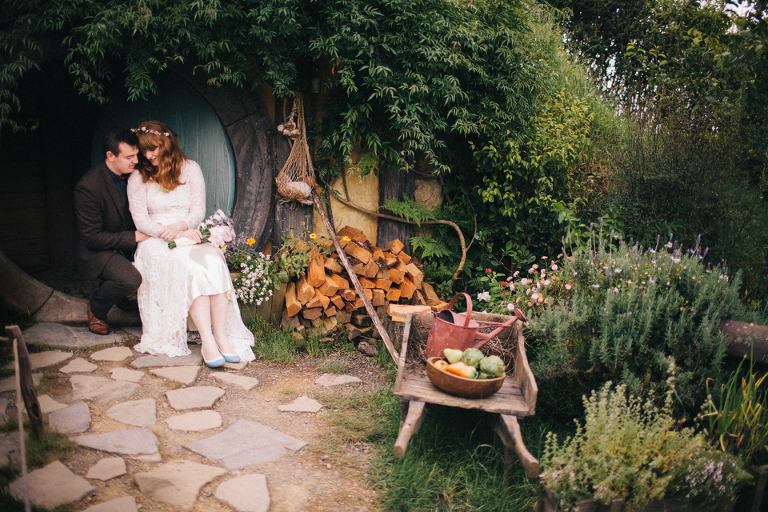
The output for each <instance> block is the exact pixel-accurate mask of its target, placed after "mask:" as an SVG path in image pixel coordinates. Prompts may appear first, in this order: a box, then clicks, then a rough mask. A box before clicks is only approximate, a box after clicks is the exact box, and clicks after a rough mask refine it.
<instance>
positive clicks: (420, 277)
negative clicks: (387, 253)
mask: <svg viewBox="0 0 768 512" xmlns="http://www.w3.org/2000/svg"><path fill="white" fill-rule="evenodd" d="M405 273H406V274H408V275H409V276H411V279H412V280H413V284H415V285H416V288H421V284H422V283H423V282H424V271H423V270H421V269H420V268H419V267H417V266H416V265H414V264H413V263H408V264H407V265H406V266H405Z"/></svg>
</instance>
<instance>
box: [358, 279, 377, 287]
mask: <svg viewBox="0 0 768 512" xmlns="http://www.w3.org/2000/svg"><path fill="white" fill-rule="evenodd" d="M360 286H362V287H363V289H367V288H376V284H375V283H374V282H373V281H371V280H370V279H366V278H364V277H361V278H360Z"/></svg>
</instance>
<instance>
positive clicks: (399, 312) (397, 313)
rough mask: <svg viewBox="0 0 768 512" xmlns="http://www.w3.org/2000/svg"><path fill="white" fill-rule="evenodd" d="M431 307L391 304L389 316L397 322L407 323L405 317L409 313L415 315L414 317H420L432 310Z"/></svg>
mask: <svg viewBox="0 0 768 512" xmlns="http://www.w3.org/2000/svg"><path fill="white" fill-rule="evenodd" d="M430 309H431V308H430V307H429V306H407V305H404V304H390V305H389V316H390V317H391V318H392V320H393V321H395V322H405V317H406V315H408V313H413V317H414V318H416V317H418V316H419V315H420V314H421V312H422V311H424V310H430Z"/></svg>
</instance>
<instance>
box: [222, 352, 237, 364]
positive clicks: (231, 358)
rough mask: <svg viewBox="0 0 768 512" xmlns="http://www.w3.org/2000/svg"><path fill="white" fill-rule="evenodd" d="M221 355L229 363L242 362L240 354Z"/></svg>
mask: <svg viewBox="0 0 768 512" xmlns="http://www.w3.org/2000/svg"><path fill="white" fill-rule="evenodd" d="M221 357H223V358H224V360H225V361H226V362H228V363H239V362H240V356H238V355H237V354H234V355H231V356H230V355H228V354H221Z"/></svg>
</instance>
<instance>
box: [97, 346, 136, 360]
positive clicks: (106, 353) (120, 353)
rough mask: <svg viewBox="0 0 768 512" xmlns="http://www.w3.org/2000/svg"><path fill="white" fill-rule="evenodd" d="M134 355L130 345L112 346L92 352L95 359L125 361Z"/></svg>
mask: <svg viewBox="0 0 768 512" xmlns="http://www.w3.org/2000/svg"><path fill="white" fill-rule="evenodd" d="M133 355H134V352H133V350H131V349H129V348H128V347H110V348H105V349H104V350H99V351H98V352H94V353H93V354H91V359H92V360H94V361H113V362H117V361H123V360H125V359H128V358H129V357H132V356H133Z"/></svg>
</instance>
